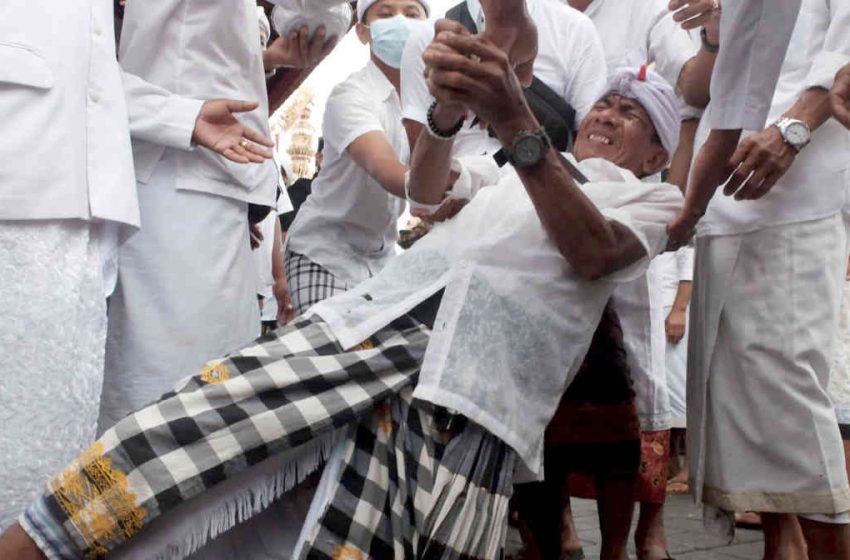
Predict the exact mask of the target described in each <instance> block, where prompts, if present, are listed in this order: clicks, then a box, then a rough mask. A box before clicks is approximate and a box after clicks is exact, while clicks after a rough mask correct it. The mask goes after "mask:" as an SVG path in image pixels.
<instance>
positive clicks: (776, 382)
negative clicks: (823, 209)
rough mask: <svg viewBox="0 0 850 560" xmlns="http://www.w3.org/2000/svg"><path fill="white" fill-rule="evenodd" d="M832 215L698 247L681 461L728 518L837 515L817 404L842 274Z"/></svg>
mask: <svg viewBox="0 0 850 560" xmlns="http://www.w3.org/2000/svg"><path fill="white" fill-rule="evenodd" d="M845 239H846V232H845V228H844V224H843V221H842V219H841V216H839V215H835V216H833V217H830V218H826V219H822V220H815V221H811V222H803V223H796V224H789V225H783V226H777V227H772V228H766V229H763V230H760V231H756V232H753V233H749V234H744V235H729V236H717V237H703V238H699V239H698V240H697V257H696V273H695V281H694V298H693V300H692V307H691V317H692V320H691V337H690V343H691V344H690V348H689V355H688V376H689V377H688V395H687V397H688V455H689V462H690V466H691V477H692V481H693V483H692V487H693V488H694V489H695V490H696V493H697V499H699V500H702V501H703V502H704V503H706V504H707V505H709V506H713V507H716V508H719V509H723V510H727V511H764V512H786V513H802V514H813V513H824V514H837V513H842V512H845V511H847V510H848V509H850V486H848V481H847V474H846V472H845V466H844V453H843V448H842V442H841V437H840V434H839V431H838V423H837V422H836V418H835V413H834V412H833V409H832V403H831V402H830V399H829V397H828V396H827V393H826V387H827V386H828V384H829V371H830V364H831V358H832V352H833V347H834V338H835V329H836V325H837V318H838V309H839V301H840V293H841V285H842V282H843V277H844V271H845V267H846V252H845Z"/></svg>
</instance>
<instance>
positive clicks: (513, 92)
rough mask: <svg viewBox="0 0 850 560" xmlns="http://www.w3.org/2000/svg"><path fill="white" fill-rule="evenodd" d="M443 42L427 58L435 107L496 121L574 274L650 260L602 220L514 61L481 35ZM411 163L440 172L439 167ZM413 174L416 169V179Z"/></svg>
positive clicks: (592, 275) (622, 231) (591, 274)
mask: <svg viewBox="0 0 850 560" xmlns="http://www.w3.org/2000/svg"><path fill="white" fill-rule="evenodd" d="M437 41H438V42H439V43H441V44H442V47H440V48H429V49H428V50H426V52H425V54H424V55H423V58H424V60H425V63H426V65H427V67H428V87H429V89H430V91H431V93H432V95H434V97H435V98H436V99H437V106H438V107H439V106H446V107H465V108H466V109H468V110H470V111H472V112H473V113H474V114H475V115H477V116H478V117H479V118H481V119H482V120H484V121H486V122H488V123H490V126H491V127H492V129H493V131H494V132H495V134H496V136H497V138H498V139H499V141H500V142H501V143H502V146H503V148H504V151H505V155H506V157H507V159H508V162H509V163H510V164H511V165H512V166H513V168H514V169H515V170H516V172H517V174H518V176H519V178H520V179H521V181H522V184H523V186H524V187H525V189H526V192H527V193H528V196H529V198H530V199H531V201H532V203H533V204H534V208H535V210H536V212H537V215H538V217H539V219H540V222H541V224H542V225H543V227H544V229H545V230H546V232H547V234H548V235H549V238H550V239H551V240H552V242H553V243H554V244H555V246H556V247H557V248H558V250H559V252H560V253H561V254H562V255H563V257H564V259H565V260H566V261H567V262H568V263H569V264H570V266H571V267H572V269H573V270H574V271H575V272H576V273H577V274H578V275H579V276H581V277H582V278H585V279H588V280H594V279H597V278H600V277H602V276H605V275H607V274H609V273H611V272H613V271H615V270H619V269H621V268H624V267H625V266H628V265H629V264H631V263H633V262H635V261H637V260H639V259H640V258H642V257H643V256H645V254H646V250H645V249H644V247H643V245H641V243H640V241H638V239H637V238H636V237H635V236H634V234H632V233H631V231H629V230H628V229H627V228H625V227H624V226H621V225H620V224H618V223H616V222H611V221H609V220H608V219H607V218H605V216H603V215H602V213H601V212H600V211H599V209H598V208H597V207H596V206H595V205H594V204H593V202H592V201H591V200H590V199H589V198H588V197H587V196H586V195H585V194H584V192H583V191H582V189H581V188H580V187H579V185H578V183H577V181H576V179H574V178H573V175H572V173H571V171H570V170H569V169H568V168H567V166H566V165H565V164H564V161H563V158H562V157H561V155H560V154H559V153H558V152H557V151H556V150H554V149H553V148H552V145H551V142H550V140H549V137H548V136H547V135H546V132H545V130H543V128H542V127H541V126H540V123H539V122H538V121H537V119H536V118H535V117H534V114H533V112H532V111H531V109H530V108H529V106H528V104H527V102H526V100H525V96H524V95H523V92H522V87H521V85H520V82H519V80H518V78H517V76H516V73H515V72H514V70H513V68H512V65H511V62H510V60H509V59H508V56H507V55H506V54H505V53H504V52H503V51H502V50H500V49H499V48H498V47H496V46H495V45H494V44H493V43H492V42H490V41H489V40H487V39H486V38H483V37H469V36H464V35H462V34H456V33H452V32H447V33H443V34H441V35H440V37H439V38H438V40H437ZM461 53H467V54H468V55H471V56H467V55H465V54H461ZM433 112H434V111H432V113H433ZM440 114H441V113H440V112H437V114H435V115H434V117H435V118H434V119H432V120H433V124H434V125H437V126H443V125H445V123H441V122H437V121H438V118H437V117H438V116H439V115H440ZM455 115H456V113H455ZM446 121H447V122H449V121H450V119H448V118H447V119H446ZM437 132H440V131H439V130H438V131H434V130H431V131H430V134H431V136H432V138H431V139H429V141H431V140H433V141H434V142H436V141H437V139H436V138H434V136H437V135H438V134H437ZM443 132H445V130H443ZM423 138H424V135H423ZM423 138H420V143H421V140H422V139H423ZM419 147H420V146H418V145H417V150H418V149H419ZM413 163H414V166H417V165H427V166H434V167H436V165H435V162H433V161H427V162H425V161H424V160H423V161H418V160H414V162H413ZM415 172H416V168H415V167H414V169H413V170H412V171H411V173H412V174H413V173H415ZM417 194H418V193H417Z"/></svg>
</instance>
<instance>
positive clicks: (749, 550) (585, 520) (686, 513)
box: [573, 496, 763, 560]
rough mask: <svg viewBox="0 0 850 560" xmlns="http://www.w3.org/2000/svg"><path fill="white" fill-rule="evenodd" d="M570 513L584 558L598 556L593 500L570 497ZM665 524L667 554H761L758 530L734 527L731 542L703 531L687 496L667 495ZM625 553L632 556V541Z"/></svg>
mask: <svg viewBox="0 0 850 560" xmlns="http://www.w3.org/2000/svg"><path fill="white" fill-rule="evenodd" d="M573 515H574V516H575V520H576V525H577V526H578V529H579V534H580V535H581V539H582V542H583V543H584V551H585V553H586V554H587V558H588V560H596V559H598V558H599V521H598V519H597V517H596V503H595V502H590V501H586V500H574V501H573ZM664 523H665V526H666V528H667V540H668V543H669V545H670V549H669V550H670V555H671V556H673V558H675V559H676V560H758V559H760V558H761V556H762V552H763V550H762V546H763V545H762V534H761V532H759V531H746V530H742V529H738V530H737V532H736V535H735V541H734V542H733V543H732V544H728V543H727V542H725V539H721V538H718V537H717V536H715V535H712V534H709V533H707V532H706V531H705V529H704V528H703V525H702V514H701V512H700V511H699V510H698V509H696V508H695V506H694V505H693V501H692V500H691V498H690V497H687V496H667V506H666V508H665V520H664ZM629 554H630V555H631V557H632V558H634V545H630V548H629Z"/></svg>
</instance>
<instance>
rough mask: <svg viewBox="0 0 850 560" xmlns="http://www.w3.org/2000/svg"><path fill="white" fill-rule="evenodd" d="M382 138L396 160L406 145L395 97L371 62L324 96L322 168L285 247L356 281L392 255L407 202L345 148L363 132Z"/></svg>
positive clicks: (403, 159) (407, 149)
mask: <svg viewBox="0 0 850 560" xmlns="http://www.w3.org/2000/svg"><path fill="white" fill-rule="evenodd" d="M373 131H378V132H382V133H383V134H384V136H386V138H387V141H388V142H389V143H390V145H391V146H392V148H393V150H394V151H395V153H396V155H397V156H398V159H399V161H401V162H402V163H405V164H406V163H407V161H408V159H409V158H410V146H409V145H408V142H407V135H406V134H405V131H404V127H403V126H402V124H401V105H400V103H399V99H398V94H397V93H396V91H395V88H394V87H393V85H392V84H391V83H390V82H389V80H387V78H386V76H384V74H383V73H382V72H381V70H380V69H379V68H378V67H377V66H376V65H375V64H374V63H373V62H371V61H370V62H369V63H368V64H367V65H366V67H365V68H363V69H362V70H360V71H358V72H355V73H354V74H352V75H351V76H350V77H349V78H348V79H347V80H345V81H344V82H342V83H341V84H339V85H338V86H336V87H335V88H334V90H333V92H331V95H330V97H329V98H328V103H327V107H326V109H325V118H324V121H323V126H322V136H323V137H324V140H325V151H324V163H323V164H322V172H321V173H319V175H318V177H316V179H315V180H314V181H313V188H312V192H311V194H310V196H309V197H308V198H307V201H306V202H304V204H303V205H302V206H301V209H300V210H299V211H298V216H297V217H296V218H295V221H294V222H293V224H292V227H290V228H289V240H288V243H289V248H290V249H291V250H292V251H294V252H296V253H301V254H302V255H304V256H306V257H307V258H309V259H310V260H312V261H313V262H315V263H317V264H319V265H321V266H323V267H324V268H326V269H327V270H328V271H329V272H330V273H331V274H333V275H334V276H336V277H338V278H340V279H341V280H344V281H346V282H348V283H350V284H356V283H358V282H360V281H362V280H365V279H366V278H369V277H370V276H372V275H374V274H375V273H377V272H378V271H379V270H380V269H381V268H383V266H384V263H385V262H386V261H387V259H388V258H389V257H390V256H392V255H393V254H394V253H395V250H394V247H395V243H396V241H397V239H398V228H397V226H396V222H397V221H398V219H399V217H400V216H401V214H402V212H404V208H405V204H406V201H405V200H404V199H401V198H398V197H395V196H393V195H391V194H390V193H389V192H387V191H386V190H385V189H384V188H383V187H382V186H381V185H380V184H379V183H378V182H377V181H376V180H375V179H373V178H372V177H371V176H370V175H369V174H368V173H367V172H366V170H365V169H363V168H362V167H360V166H359V165H358V164H357V163H356V162H355V161H354V159H353V158H352V157H351V155H350V154H349V153H348V147H349V146H350V145H351V143H352V142H354V141H355V140H356V139H358V138H359V137H361V136H363V135H364V134H366V133H367V132H373Z"/></svg>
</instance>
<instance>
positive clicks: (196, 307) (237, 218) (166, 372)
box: [98, 156, 260, 433]
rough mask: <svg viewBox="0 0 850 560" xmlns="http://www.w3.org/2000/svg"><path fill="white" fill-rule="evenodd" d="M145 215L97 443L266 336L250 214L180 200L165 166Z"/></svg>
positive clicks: (143, 193)
mask: <svg viewBox="0 0 850 560" xmlns="http://www.w3.org/2000/svg"><path fill="white" fill-rule="evenodd" d="M166 157H167V156H166ZM139 206H140V209H141V219H142V228H141V231H140V232H139V233H137V234H136V235H134V236H133V237H132V238H130V239H129V240H128V241H127V243H125V244H124V245H123V246H122V247H121V249H120V251H119V264H118V267H119V268H118V285H117V286H116V289H115V293H114V295H113V296H112V298H111V299H110V300H109V333H108V336H107V343H106V368H105V375H104V384H103V398H102V404H101V412H100V418H99V420H98V433H103V431H104V430H106V429H107V428H109V427H111V426H112V425H113V424H115V423H116V422H117V421H118V420H120V419H121V418H123V417H124V416H125V415H127V414H128V413H130V412H133V411H134V410H136V409H138V408H141V407H142V406H144V405H146V404H148V403H149V402H151V401H153V400H155V399H156V398H158V397H159V396H160V395H162V394H163V393H165V392H167V391H169V390H171V388H172V387H173V386H174V384H175V383H176V382H177V381H179V380H180V379H182V378H184V377H186V376H188V375H193V374H196V373H197V372H198V370H199V368H201V367H202V366H203V364H204V363H205V362H206V361H207V360H209V359H212V358H215V357H218V356H223V355H225V354H227V353H228V352H231V351H233V350H235V349H237V348H241V347H242V346H245V345H246V344H248V343H249V342H250V341H251V340H253V339H254V338H256V337H257V336H259V334H260V312H259V307H258V305H257V296H256V294H257V289H256V288H257V282H256V264H255V262H254V260H253V259H252V256H251V249H250V242H249V233H248V208H247V204H246V203H244V202H239V201H237V200H232V199H228V198H224V197H221V196H216V195H211V194H207V193H200V192H194V191H179V190H177V189H176V188H175V181H174V170H173V161H172V160H170V159H164V160H163V161H162V162H160V164H159V165H158V167H157V169H156V171H155V172H154V174H153V176H152V177H151V180H150V182H149V183H147V184H139Z"/></svg>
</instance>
